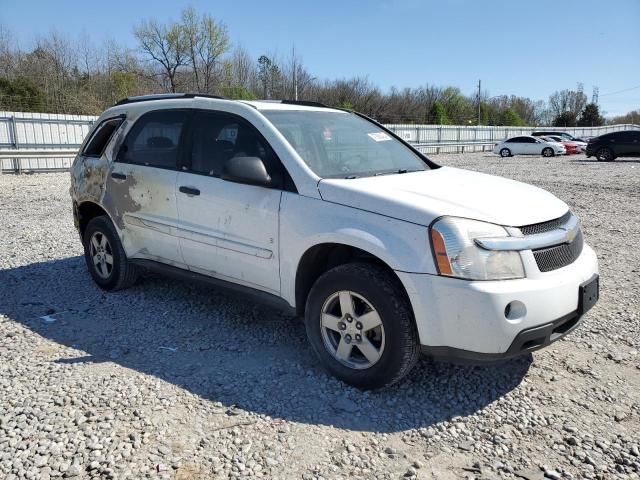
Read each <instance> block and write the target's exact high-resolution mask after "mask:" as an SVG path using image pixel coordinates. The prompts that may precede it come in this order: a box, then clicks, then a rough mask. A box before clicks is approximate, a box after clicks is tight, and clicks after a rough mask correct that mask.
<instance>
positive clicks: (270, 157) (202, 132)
mask: <svg viewBox="0 0 640 480" xmlns="http://www.w3.org/2000/svg"><path fill="white" fill-rule="evenodd" d="M233 157H259V158H260V159H261V160H262V161H263V162H264V164H265V167H266V169H267V172H268V173H269V175H270V176H271V178H272V180H273V186H274V187H276V188H283V184H284V183H285V180H284V179H285V176H287V175H286V173H285V171H284V167H283V166H282V164H281V163H280V160H279V159H278V157H277V156H276V154H275V153H274V152H273V150H272V149H271V147H270V146H269V144H268V143H267V142H266V141H265V140H264V139H263V138H262V136H261V135H260V134H259V133H258V131H257V130H256V129H255V128H254V127H253V126H252V125H250V124H249V123H248V122H245V121H243V120H241V119H239V118H238V117H236V116H233V115H228V114H225V113H222V112H198V113H197V114H196V116H195V118H194V121H193V127H192V128H191V152H190V158H189V159H190V170H191V171H192V172H194V173H199V174H202V175H209V176H212V177H220V176H221V175H222V169H223V167H224V164H225V163H226V162H227V161H228V160H229V159H231V158H233Z"/></svg>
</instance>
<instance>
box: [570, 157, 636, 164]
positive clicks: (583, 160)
mask: <svg viewBox="0 0 640 480" xmlns="http://www.w3.org/2000/svg"><path fill="white" fill-rule="evenodd" d="M569 161H570V162H573V163H587V164H588V163H602V164H604V165H610V164H612V163H640V158H637V159H636V158H616V159H615V160H614V161H612V162H599V161H598V160H596V159H595V158H576V159H572V160H569Z"/></svg>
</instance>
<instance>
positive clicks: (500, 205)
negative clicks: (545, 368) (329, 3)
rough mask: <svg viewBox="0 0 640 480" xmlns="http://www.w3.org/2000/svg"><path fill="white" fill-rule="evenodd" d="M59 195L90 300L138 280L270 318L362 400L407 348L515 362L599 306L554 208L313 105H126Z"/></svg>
mask: <svg viewBox="0 0 640 480" xmlns="http://www.w3.org/2000/svg"><path fill="white" fill-rule="evenodd" d="M70 192H71V196H72V200H73V212H74V219H75V224H76V227H77V228H78V231H79V233H80V237H81V239H82V242H83V245H84V251H85V259H86V264H87V267H88V270H89V273H90V274H91V276H92V277H93V280H94V281H95V282H96V283H97V284H98V285H99V286H100V287H101V288H103V289H105V290H117V289H121V288H125V287H128V286H131V285H133V283H134V282H135V280H136V277H137V275H138V273H139V271H140V269H141V268H149V269H154V270H157V271H161V272H166V273H169V274H173V275H177V276H179V277H181V278H183V279H186V280H188V281H193V280H204V281H207V282H210V283H214V284H216V285H222V286H225V287H229V288H234V289H236V290H240V291H242V292H244V293H245V294H251V295H252V297H253V298H258V299H261V300H264V301H268V302H270V303H272V304H277V305H279V306H282V307H283V308H285V309H287V310H289V311H291V312H293V313H295V314H297V315H299V316H302V317H304V319H305V324H306V331H307V336H308V339H309V342H310V343H311V345H312V347H313V349H314V351H315V353H316V354H317V356H318V358H319V360H320V362H321V363H322V364H323V365H324V366H325V367H326V368H327V369H328V370H329V371H330V372H332V373H333V374H334V375H336V376H337V377H338V378H340V379H342V380H344V381H345V382H348V383H350V384H352V385H355V386H357V387H360V388H381V387H385V386H387V385H390V384H392V383H394V382H396V381H398V380H400V379H401V378H402V377H403V376H405V375H406V374H407V373H408V372H409V371H410V370H411V368H412V367H413V366H414V365H415V363H416V361H417V359H418V356H419V353H420V352H421V351H422V352H423V353H425V354H428V355H433V356H437V357H443V358H455V359H465V360H473V361H493V360H499V359H505V358H510V357H514V356H517V355H522V354H527V353H529V352H531V351H533V350H536V349H539V348H542V347H544V346H546V345H549V344H550V343H551V342H553V341H555V340H557V339H559V338H561V337H562V336H564V335H566V334H567V333H569V332H570V331H572V330H573V329H575V328H576V327H577V326H578V325H579V324H580V321H581V318H582V316H583V315H584V314H585V312H586V311H587V310H589V308H591V307H592V306H593V305H594V304H595V302H596V301H597V299H598V264H597V260H596V255H595V253H594V252H593V250H592V249H591V248H589V247H588V246H587V245H586V244H585V243H584V242H583V238H582V233H581V230H580V222H579V220H578V218H577V217H576V216H575V215H574V214H573V213H571V212H570V211H569V208H568V207H567V205H566V204H565V203H564V202H563V201H562V200H559V199H558V198H556V197H554V196H553V195H552V194H550V193H548V192H546V191H544V190H541V189H540V188H537V187H533V186H530V185H526V184H523V183H519V182H516V181H513V180H507V179H504V178H500V177H494V176H490V175H485V174H481V173H476V172H471V171H466V170H460V169H457V168H451V167H445V166H439V165H437V164H436V163H434V162H433V161H431V160H430V159H428V158H426V157H425V156H423V155H422V154H420V153H419V152H418V151H417V150H415V149H414V148H413V147H412V146H411V145H409V144H407V143H405V142H404V141H402V140H401V139H399V138H398V137H397V136H396V135H394V134H393V133H392V132H390V131H389V130H387V129H386V128H384V127H383V126H381V125H379V124H377V123H376V122H374V121H373V120H370V119H368V118H367V117H365V116H363V115H360V114H358V113H355V112H346V111H343V110H337V109H331V108H328V107H325V106H322V105H320V104H317V105H311V104H309V103H305V102H285V101H283V102H244V101H230V100H224V99H216V98H210V97H206V96H200V95H193V94H173V95H165V96H150V97H136V98H130V99H126V100H124V101H121V102H119V103H118V104H116V106H114V107H112V108H110V109H108V110H107V111H106V112H104V113H103V114H102V115H101V116H100V118H99V119H98V121H96V123H95V127H94V128H93V129H92V131H91V132H90V133H89V135H88V137H87V139H86V140H85V142H84V144H83V146H82V147H81V149H80V153H79V154H78V156H77V157H76V159H75V161H74V163H73V167H72V170H71V190H70ZM133 321H135V319H133ZM177 321H179V319H177Z"/></svg>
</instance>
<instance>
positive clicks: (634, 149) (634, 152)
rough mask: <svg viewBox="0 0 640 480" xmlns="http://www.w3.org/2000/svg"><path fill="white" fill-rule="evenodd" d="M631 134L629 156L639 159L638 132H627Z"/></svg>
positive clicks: (639, 141)
mask: <svg viewBox="0 0 640 480" xmlns="http://www.w3.org/2000/svg"><path fill="white" fill-rule="evenodd" d="M629 133H630V134H631V148H630V152H629V154H630V155H631V156H634V157H640V132H629Z"/></svg>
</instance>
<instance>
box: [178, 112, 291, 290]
mask: <svg viewBox="0 0 640 480" xmlns="http://www.w3.org/2000/svg"><path fill="white" fill-rule="evenodd" d="M187 144H188V145H189V146H188V147H187V153H186V157H185V158H186V163H187V165H185V166H184V171H182V172H180V173H178V179H177V180H178V181H177V194H176V195H177V204H178V215H179V218H180V226H179V235H180V245H181V248H182V253H183V256H184V260H185V262H186V263H187V265H188V266H189V269H191V270H193V271H195V272H198V273H202V274H205V275H210V276H213V277H217V278H220V279H222V280H228V281H232V282H235V283H240V284H243V285H246V286H249V287H253V288H258V289H260V290H264V291H268V292H270V293H273V294H279V293H280V273H279V251H278V215H279V210H280V198H281V196H282V191H281V190H280V189H279V188H265V187H259V186H254V185H244V184H240V183H234V182H229V181H225V180H222V178H220V177H221V174H222V169H223V165H224V163H225V162H226V161H227V160H228V159H230V158H231V157H233V156H244V157H247V156H256V157H260V158H261V159H262V160H263V161H264V162H265V165H266V166H267V170H270V172H269V173H270V174H271V176H272V178H274V180H276V179H277V178H279V177H278V173H277V172H276V171H275V170H278V168H279V167H278V166H279V161H278V160H277V158H276V157H275V154H274V153H273V152H272V151H271V148H270V147H269V146H268V144H267V143H266V142H265V141H264V140H263V139H262V137H261V136H260V134H259V133H258V132H257V131H256V130H255V129H254V128H253V127H252V126H251V125H250V124H249V123H247V122H246V121H245V120H243V119H241V118H240V117H238V116H235V115H231V114H228V113H223V112H212V111H198V112H196V113H195V114H194V116H193V122H192V127H191V128H190V131H189V133H188V142H187Z"/></svg>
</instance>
